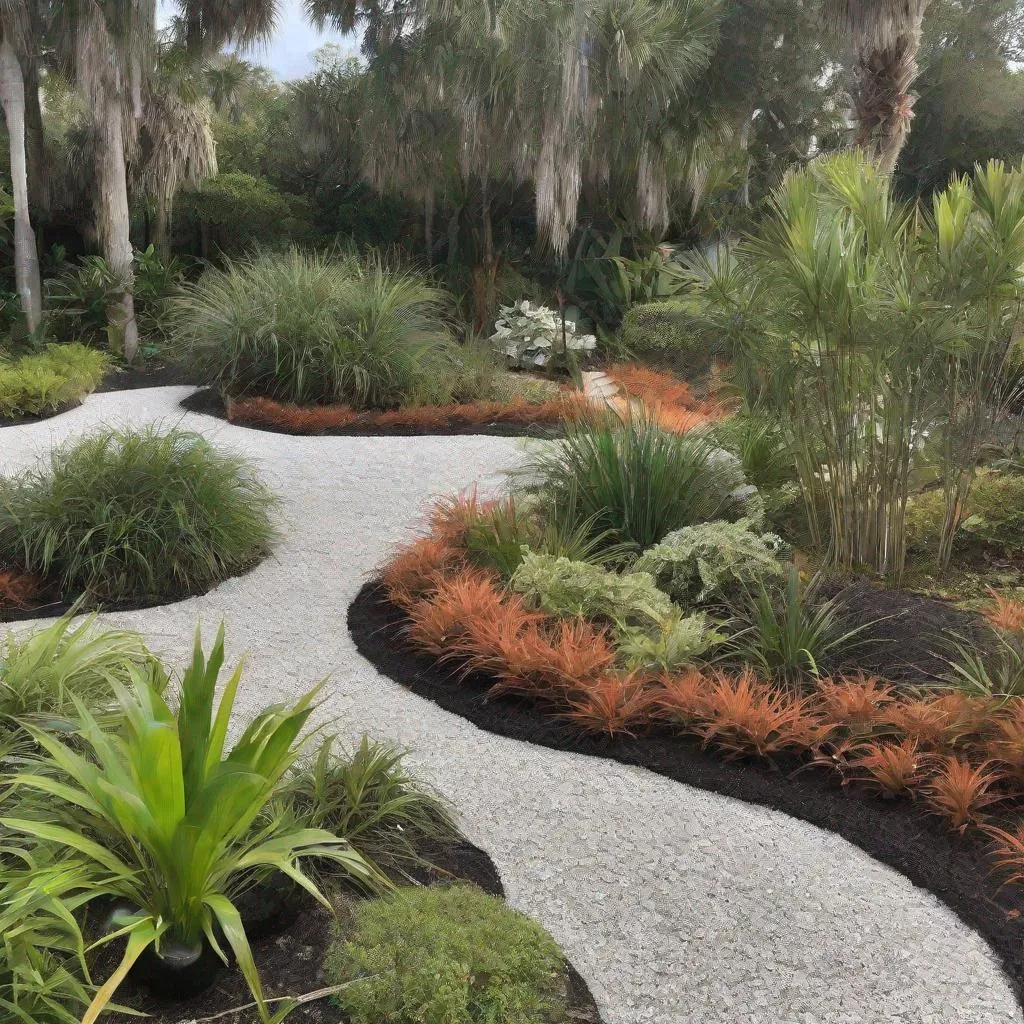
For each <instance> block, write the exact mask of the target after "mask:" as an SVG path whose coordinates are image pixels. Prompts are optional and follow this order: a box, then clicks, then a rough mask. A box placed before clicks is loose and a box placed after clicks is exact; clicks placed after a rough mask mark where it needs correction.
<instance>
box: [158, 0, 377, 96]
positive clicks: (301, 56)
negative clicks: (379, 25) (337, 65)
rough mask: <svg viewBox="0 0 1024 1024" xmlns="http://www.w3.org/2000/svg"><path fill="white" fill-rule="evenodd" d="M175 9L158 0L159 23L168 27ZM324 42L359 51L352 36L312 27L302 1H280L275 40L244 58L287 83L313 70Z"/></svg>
mask: <svg viewBox="0 0 1024 1024" xmlns="http://www.w3.org/2000/svg"><path fill="white" fill-rule="evenodd" d="M175 9H176V8H175V4H174V2H173V0H158V3H157V21H158V23H159V24H161V25H162V24H165V23H166V22H167V20H168V19H169V18H170V16H171V14H173V13H174V11H175ZM323 43H339V44H341V45H342V46H344V47H345V48H346V49H351V50H352V51H353V52H355V51H356V49H357V46H356V43H355V40H354V38H353V37H352V36H344V35H342V34H341V33H340V32H332V31H327V32H318V31H317V30H316V29H315V28H313V26H312V25H310V23H309V22H308V21H307V20H306V18H305V16H304V14H303V11H302V0H281V16H280V17H279V18H278V22H277V31H276V33H275V34H274V38H273V39H271V40H270V42H269V43H268V44H267V45H266V46H261V47H257V48H256V49H254V50H251V51H248V52H246V53H244V54H243V56H244V57H246V58H247V59H248V60H251V61H253V62H255V63H257V64H263V65H265V66H266V67H268V68H270V69H271V70H272V71H273V72H274V73H275V74H276V75H277V77H278V78H280V79H282V80H284V81H287V80H288V79H290V78H301V77H302V76H303V75H305V74H307V73H308V72H310V71H311V70H312V69H313V58H312V54H313V51H314V50H315V49H316V48H317V47H318V46H321V45H322V44H323Z"/></svg>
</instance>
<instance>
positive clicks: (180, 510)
mask: <svg viewBox="0 0 1024 1024" xmlns="http://www.w3.org/2000/svg"><path fill="white" fill-rule="evenodd" d="M276 500H277V499H276V498H275V496H274V495H273V494H272V493H271V492H270V491H269V490H268V489H267V487H266V486H265V485H264V484H263V483H262V482H261V481H260V480H259V479H258V478H257V477H256V476H255V475H254V474H253V473H252V471H251V470H250V469H249V468H248V466H247V465H246V463H245V460H244V459H242V458H240V457H239V456H237V455H231V454H227V453H223V452H218V451H216V450H215V449H214V448H212V447H211V446H210V444H209V443H208V442H207V441H206V440H205V439H204V438H203V437H202V436H200V435H199V434H195V433H192V432H189V431H186V430H180V429H177V428H175V429H171V430H167V431H166V432H164V431H161V430H160V429H158V428H157V427H154V426H149V427H143V428H140V429H128V430H113V429H103V430H100V431H98V432H96V433H93V434H90V435H87V436H85V437H83V438H80V439H78V440H75V441H73V442H71V443H70V444H67V445H64V446H62V447H59V448H57V449H55V450H54V451H53V452H52V453H51V455H50V457H49V461H48V462H47V463H43V464H42V465H40V466H37V467H34V468H30V469H28V470H25V471H24V472H22V473H21V474H19V475H17V476H14V477H10V478H6V479H2V480H0V561H10V562H12V563H16V564H20V565H23V566H24V567H25V568H26V569H27V570H29V571H30V572H35V573H38V574H39V575H41V576H43V577H45V578H47V579H48V580H50V581H52V582H53V583H54V584H55V585H56V586H58V587H59V588H60V590H61V592H62V593H64V594H66V595H70V594H84V595H86V597H87V598H88V599H89V600H92V601H111V602H124V601H128V602H137V601H140V600H156V601H164V600H173V599H176V598H179V597H183V596H187V595H189V594H193V593H196V592H198V591H201V590H203V589H205V588H207V587H209V586H211V585H212V584H214V583H217V582H220V581H221V580H224V579H227V578H228V577H229V576H231V575H233V574H235V573H237V572H239V571H241V570H243V569H245V568H247V567H248V566H250V565H252V564H254V563H255V562H256V561H257V560H258V559H259V558H261V557H262V556H263V555H265V554H266V553H267V551H268V550H269V548H270V545H271V542H272V541H273V539H274V537H275V528H274V526H273V524H272V522H271V518H270V513H271V510H272V509H273V507H274V505H275V503H276Z"/></svg>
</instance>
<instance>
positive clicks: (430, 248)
mask: <svg viewBox="0 0 1024 1024" xmlns="http://www.w3.org/2000/svg"><path fill="white" fill-rule="evenodd" d="M423 245H424V247H425V248H426V250H427V263H433V262H434V183H433V182H430V183H429V184H428V185H427V191H426V195H425V196H424V197H423Z"/></svg>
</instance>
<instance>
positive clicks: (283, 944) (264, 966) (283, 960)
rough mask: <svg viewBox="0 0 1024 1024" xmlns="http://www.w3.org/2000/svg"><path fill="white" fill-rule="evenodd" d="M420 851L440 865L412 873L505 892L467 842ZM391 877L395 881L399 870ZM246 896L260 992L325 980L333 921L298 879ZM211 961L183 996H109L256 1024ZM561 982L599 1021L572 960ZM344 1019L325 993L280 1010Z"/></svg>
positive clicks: (580, 1013) (173, 1016)
mask: <svg viewBox="0 0 1024 1024" xmlns="http://www.w3.org/2000/svg"><path fill="white" fill-rule="evenodd" d="M421 855H422V856H424V857H425V858H427V859H429V860H430V862H431V863H432V864H434V865H436V866H437V868H438V869H439V870H429V869H418V870H416V871H415V872H410V874H411V876H412V877H414V878H415V879H416V881H419V882H422V883H424V884H432V883H441V884H443V883H445V882H447V881H450V880H452V879H453V878H454V879H459V880H462V881H468V882H473V883H475V884H476V885H478V886H479V887H480V888H481V889H483V890H484V891H485V892H489V893H491V894H492V895H495V896H503V895H504V890H503V888H502V884H501V878H500V877H499V875H498V870H497V868H496V867H495V866H494V862H493V861H492V860H491V858H490V857H489V856H488V855H487V854H486V853H484V851H483V850H480V849H478V848H477V847H475V846H473V845H472V844H470V843H468V842H462V843H459V844H457V845H455V846H444V847H437V848H435V849H430V850H423V851H421ZM396 881H397V882H399V884H401V883H402V880H401V879H400V878H396ZM405 884H408V882H406V883H405ZM343 898H352V897H351V896H349V897H343ZM248 904H249V905H248V906H246V905H244V904H243V905H240V907H239V910H240V913H241V914H242V916H243V920H245V921H246V926H247V931H248V933H249V940H250V943H251V945H252V950H253V957H254V959H255V961H256V966H257V968H258V969H259V972H260V979H261V981H262V983H263V988H264V993H265V995H266V996H267V998H268V999H273V998H275V997H278V996H284V995H289V996H301V995H304V994H306V993H310V992H315V991H317V990H319V989H322V988H325V987H327V986H328V985H329V982H328V980H327V979H326V978H325V977H324V973H323V961H324V956H325V954H326V952H327V948H328V944H329V942H330V939H331V935H332V928H333V922H332V920H331V915H330V914H329V913H328V912H327V910H326V909H325V908H324V907H323V906H321V905H320V904H319V903H317V902H316V901H315V900H314V899H313V898H312V897H311V896H309V895H307V894H306V893H304V892H302V891H301V890H297V887H289V888H286V889H285V890H284V893H283V894H277V893H274V892H273V891H270V892H269V893H268V898H267V899H266V901H265V902H263V903H262V904H261V905H257V901H254V900H249V901H248ZM112 966H113V958H112V957H108V958H107V959H106V960H105V961H104V963H103V964H102V965H98V972H97V973H99V974H100V976H103V974H102V972H103V971H104V970H109V969H110V968H111V967H112ZM212 968H213V969H214V970H215V971H216V975H215V978H214V982H213V984H212V986H211V987H210V988H208V989H206V991H204V992H201V993H199V994H198V995H195V996H193V997H191V998H189V999H167V998H160V997H158V996H157V995H155V994H154V993H153V992H151V991H150V990H149V989H148V988H146V987H144V986H143V985H142V984H140V983H139V982H138V981H136V980H135V979H134V978H133V976H132V975H129V977H128V979H127V980H126V981H125V983H124V984H123V985H122V986H121V988H120V989H119V990H118V992H117V995H116V997H115V998H116V1000H117V1001H118V1002H120V1003H121V1004H122V1005H126V1006H130V1007H132V1008H133V1009H135V1010H140V1011H142V1012H144V1013H146V1014H147V1015H148V1016H147V1018H146V1019H147V1020H149V1021H152V1022H154V1024H180V1022H183V1021H192V1020H200V1021H201V1020H203V1019H205V1018H208V1017H213V1016H214V1015H218V1017H217V1019H218V1021H223V1022H224V1024H255V1022H256V1021H258V1019H259V1018H258V1016H257V1013H256V1011H255V1010H254V1009H252V1008H249V1009H246V1010H245V1011H243V1012H240V1013H237V1014H235V1013H225V1012H224V1011H229V1010H233V1009H235V1008H236V1007H243V1006H248V1004H249V1003H251V1002H252V996H251V995H250V993H249V989H248V987H247V986H246V984H245V981H244V979H243V978H242V975H241V973H240V972H239V971H237V970H229V969H228V968H226V967H224V966H223V965H220V964H219V961H217V962H216V963H215V964H214V965H212ZM566 985H567V989H568V993H569V1005H568V1009H569V1011H570V1019H571V1020H573V1021H578V1022H580V1024H601V1016H600V1014H599V1012H598V1009H597V1004H596V1003H595V1001H594V998H593V996H592V995H591V994H590V990H589V989H588V988H587V985H586V982H585V981H584V980H583V979H582V978H581V977H580V975H579V974H578V972H577V971H576V970H575V968H573V966H572V965H571V964H567V965H566ZM111 1017H112V1019H116V1020H118V1021H122V1022H124V1024H128V1022H129V1021H130V1020H138V1018H137V1017H128V1016H124V1015H121V1014H112V1015H111ZM343 1019H344V1018H342V1015H341V1012H340V1010H339V1009H338V1007H337V1006H336V1005H335V1004H334V1003H333V1002H332V1001H331V1000H330V999H329V998H324V999H317V1000H313V1001H310V1002H307V1003H303V1004H301V1005H300V1006H298V1007H297V1008H296V1009H295V1010H293V1011H292V1012H291V1013H290V1014H289V1015H288V1017H287V1020H288V1022H289V1024H339V1021H340V1020H343Z"/></svg>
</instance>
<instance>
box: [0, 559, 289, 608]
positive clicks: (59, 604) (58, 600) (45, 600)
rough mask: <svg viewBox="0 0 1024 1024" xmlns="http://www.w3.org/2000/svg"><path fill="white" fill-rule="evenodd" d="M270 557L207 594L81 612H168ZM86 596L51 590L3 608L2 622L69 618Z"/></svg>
mask: <svg viewBox="0 0 1024 1024" xmlns="http://www.w3.org/2000/svg"><path fill="white" fill-rule="evenodd" d="M269 557H270V553H269V552H268V553H267V554H266V555H264V556H263V557H262V558H257V559H256V560H255V561H254V562H252V563H250V564H249V565H245V566H242V568H240V569H238V570H237V571H236V572H233V573H231V575H230V576H225V577H224V579H222V580H216V581H215V582H213V583H211V584H210V585H209V586H208V587H206V588H205V589H203V590H197V591H196V592H195V593H191V594H181V595H178V596H175V597H170V598H167V597H162V598H152V597H143V598H139V599H138V600H136V601H107V602H100V601H97V602H88V601H86V602H83V603H82V604H81V605H80V606H79V607H78V608H77V611H78V612H79V613H83V614H84V613H85V612H94V611H95V612H139V611H145V610H146V609H147V608H164V607H166V606H167V605H172V604H179V603H180V602H182V601H191V600H192V598H194V597H202V596H203V595H204V594H208V593H209V592H210V591H211V590H213V589H214V588H215V587H219V586H220V585H221V584H222V583H226V582H227V581H228V580H233V579H237V578H238V577H240V576H248V574H249V573H251V572H252V571H253V569H255V568H256V566H258V565H260V564H262V563H263V562H264V561H265V560H266V559H267V558H269ZM82 596H83V595H78V597H77V598H76V599H75V600H71V601H69V600H67V599H66V598H65V596H64V595H63V594H61V593H60V589H59V588H57V587H47V588H46V589H44V590H43V591H42V593H40V594H39V595H37V597H36V598H35V599H34V600H33V601H32V602H30V603H27V604H25V605H22V606H18V607H15V606H13V605H3V604H0V622H25V621H26V620H28V619H59V618H60V617H61V616H62V615H67V613H68V612H70V611H71V610H72V609H73V608H74V607H75V604H76V601H77V600H80V599H81V597H82Z"/></svg>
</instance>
